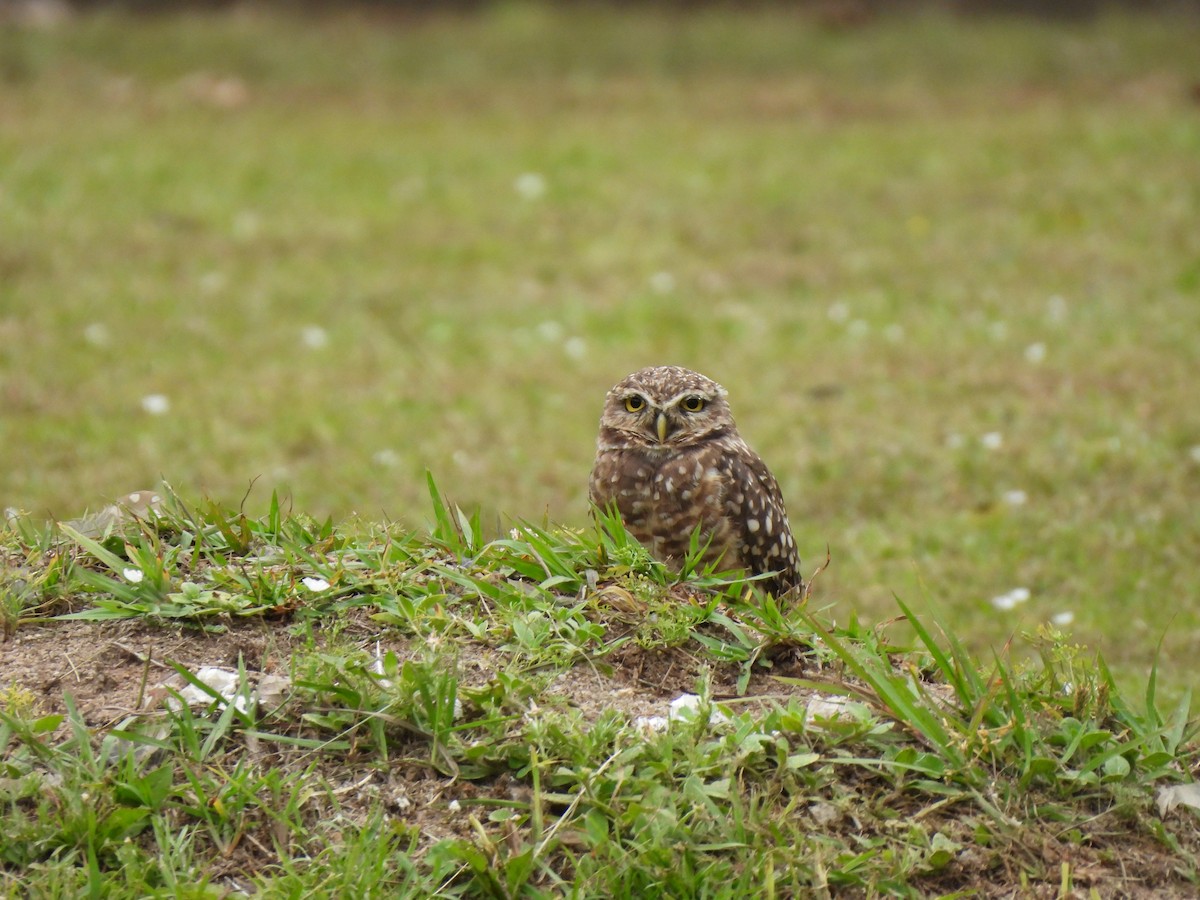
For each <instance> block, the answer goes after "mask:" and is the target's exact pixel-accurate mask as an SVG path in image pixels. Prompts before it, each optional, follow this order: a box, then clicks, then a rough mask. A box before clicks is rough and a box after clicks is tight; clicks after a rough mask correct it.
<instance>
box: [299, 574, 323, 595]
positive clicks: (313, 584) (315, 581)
mask: <svg viewBox="0 0 1200 900" xmlns="http://www.w3.org/2000/svg"><path fill="white" fill-rule="evenodd" d="M301 580H302V582H303V584H304V586H305V587H306V588H308V589H309V590H310V591H313V592H314V593H318V592H320V591H327V590H329V582H328V581H326V580H325V579H324V578H313V577H311V576H310V577H308V578H304V579H301Z"/></svg>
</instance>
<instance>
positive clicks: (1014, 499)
mask: <svg viewBox="0 0 1200 900" xmlns="http://www.w3.org/2000/svg"><path fill="white" fill-rule="evenodd" d="M1000 497H1001V499H1003V500H1004V502H1005V503H1007V504H1008V505H1009V506H1024V505H1025V504H1026V503H1028V502H1029V495H1028V494H1026V493H1025V492H1024V491H1022V490H1013V491H1005V492H1004V493H1003V494H1001V495H1000Z"/></svg>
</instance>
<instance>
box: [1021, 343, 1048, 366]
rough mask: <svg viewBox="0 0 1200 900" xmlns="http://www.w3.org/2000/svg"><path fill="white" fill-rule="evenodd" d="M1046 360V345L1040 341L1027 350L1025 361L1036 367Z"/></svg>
mask: <svg viewBox="0 0 1200 900" xmlns="http://www.w3.org/2000/svg"><path fill="white" fill-rule="evenodd" d="M1045 358H1046V345H1045V344H1043V343H1041V342H1040V341H1039V342H1038V343H1036V344H1030V345H1029V346H1028V347H1026V348H1025V359H1026V360H1027V361H1029V362H1031V363H1034V364H1035V365H1036V364H1037V363H1040V362H1041V361H1042V360H1044V359H1045Z"/></svg>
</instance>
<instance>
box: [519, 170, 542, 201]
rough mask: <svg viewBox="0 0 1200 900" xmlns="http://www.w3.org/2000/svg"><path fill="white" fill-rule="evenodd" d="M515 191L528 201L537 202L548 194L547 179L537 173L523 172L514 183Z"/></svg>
mask: <svg viewBox="0 0 1200 900" xmlns="http://www.w3.org/2000/svg"><path fill="white" fill-rule="evenodd" d="M513 190H515V191H516V192H517V194H519V195H520V196H521V197H523V198H524V199H526V200H536V199H538V198H539V197H541V196H542V195H543V194H545V193H546V179H545V178H544V177H543V176H541V175H539V174H538V173H537V172H523V173H522V174H520V175H518V176H517V180H516V181H514V182H513Z"/></svg>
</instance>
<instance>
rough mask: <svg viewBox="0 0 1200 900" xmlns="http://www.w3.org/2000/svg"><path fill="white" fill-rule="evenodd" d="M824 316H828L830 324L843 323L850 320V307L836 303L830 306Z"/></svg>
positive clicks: (840, 302)
mask: <svg viewBox="0 0 1200 900" xmlns="http://www.w3.org/2000/svg"><path fill="white" fill-rule="evenodd" d="M825 315H827V316H829V321H831V322H845V321H846V320H847V319H849V318H850V307H849V306H848V305H847V304H845V303H843V302H842V301H841V300H839V301H838V302H837V303H833V304H831V305H830V307H829V310H828V311H827V312H826V313H825Z"/></svg>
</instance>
